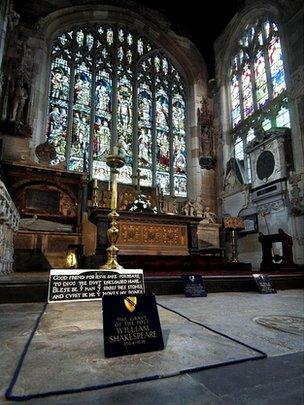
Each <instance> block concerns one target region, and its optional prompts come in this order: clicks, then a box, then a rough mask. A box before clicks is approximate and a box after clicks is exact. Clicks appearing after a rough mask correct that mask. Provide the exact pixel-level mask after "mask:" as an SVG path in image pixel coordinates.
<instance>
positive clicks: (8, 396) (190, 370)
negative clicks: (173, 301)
mask: <svg viewBox="0 0 304 405" xmlns="http://www.w3.org/2000/svg"><path fill="white" fill-rule="evenodd" d="M157 305H158V306H160V307H162V308H164V309H165V310H167V311H170V312H173V313H175V314H176V315H178V316H181V317H182V318H184V319H186V320H187V321H189V322H191V323H194V324H196V325H199V326H201V327H203V328H205V329H208V330H209V331H211V332H213V333H216V334H218V335H220V336H222V337H224V338H226V339H229V340H231V341H233V342H235V343H237V344H240V345H242V346H244V347H246V348H248V349H250V350H253V351H255V352H257V353H260V356H254V357H246V358H242V359H239V360H231V361H226V362H222V363H216V364H212V365H207V366H198V367H192V368H187V369H182V370H179V371H176V372H172V373H167V374H157V375H153V376H147V377H140V378H134V379H130V380H122V381H117V382H113V383H107V384H99V385H91V386H87V387H82V388H70V389H64V390H57V391H56V390H55V391H46V392H41V393H36V394H28V395H14V394H13V393H12V391H13V388H14V387H15V385H16V382H17V379H18V377H19V373H20V370H21V367H22V365H23V362H24V360H25V357H26V355H27V352H28V349H29V347H30V344H31V342H32V340H33V338H34V335H35V333H36V331H37V329H38V326H39V324H40V321H41V318H42V316H43V314H44V312H45V310H46V307H47V304H45V305H44V306H43V309H42V311H41V313H40V314H39V316H38V318H37V320H36V323H35V325H34V328H33V330H32V332H31V334H30V336H29V338H28V340H27V342H26V344H25V347H24V349H23V351H22V354H21V356H20V359H19V361H18V363H17V367H16V370H15V372H14V374H13V378H12V380H11V382H10V384H9V387H8V389H7V390H6V392H5V398H6V399H7V400H11V401H28V400H30V399H34V398H46V397H50V396H54V395H67V394H77V393H80V392H88V391H97V390H102V389H105V388H112V387H118V386H123V385H129V384H136V383H142V382H147V381H155V380H160V379H165V378H171V377H177V376H179V375H182V374H187V373H193V372H196V371H201V370H208V369H212V368H218V367H223V366H228V365H232V364H239V363H244V362H246V361H252V360H259V359H263V358H266V357H267V354H266V353H264V352H262V351H261V350H259V349H256V348H254V347H252V346H249V345H247V344H246V343H243V342H241V341H239V340H237V339H235V338H232V337H230V336H228V335H226V334H224V333H222V332H219V331H217V330H215V329H212V328H210V327H209V326H206V325H204V324H202V323H200V322H197V321H194V320H192V319H190V318H189V317H187V316H186V315H183V314H181V313H179V312H177V311H175V310H174V309H171V308H168V307H166V306H164V305H162V304H159V303H157Z"/></svg>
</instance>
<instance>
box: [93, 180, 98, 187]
mask: <svg viewBox="0 0 304 405" xmlns="http://www.w3.org/2000/svg"><path fill="white" fill-rule="evenodd" d="M93 187H94V188H98V183H97V179H94V183H93Z"/></svg>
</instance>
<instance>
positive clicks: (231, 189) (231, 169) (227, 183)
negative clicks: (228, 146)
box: [223, 158, 243, 196]
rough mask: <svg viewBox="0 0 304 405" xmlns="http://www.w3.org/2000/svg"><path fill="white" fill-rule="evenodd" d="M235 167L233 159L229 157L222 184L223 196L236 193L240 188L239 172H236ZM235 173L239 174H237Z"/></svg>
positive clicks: (241, 185)
mask: <svg viewBox="0 0 304 405" xmlns="http://www.w3.org/2000/svg"><path fill="white" fill-rule="evenodd" d="M237 169H238V168H237V166H236V161H235V159H234V158H231V159H230V160H229V161H228V162H227V168H226V175H225V179H224V184H223V196H224V195H229V194H234V193H237V192H238V191H240V190H241V189H242V187H243V184H242V182H241V181H240V178H241V173H240V171H239V173H237ZM237 174H239V176H238V175H237Z"/></svg>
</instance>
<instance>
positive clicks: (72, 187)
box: [1, 162, 86, 271]
mask: <svg viewBox="0 0 304 405" xmlns="http://www.w3.org/2000/svg"><path fill="white" fill-rule="evenodd" d="M1 169H2V172H3V175H4V177H5V179H6V184H7V185H8V189H9V191H10V193H11V196H12V199H13V201H14V203H15V204H16V206H17V207H18V209H19V211H20V214H21V220H20V228H19V231H18V233H17V234H16V236H15V241H14V244H15V257H14V269H15V270H16V271H35V270H36V271H37V270H38V271H44V270H49V269H50V268H54V267H55V268H56V267H57V268H62V267H63V266H64V263H65V254H66V251H67V248H68V246H69V245H71V244H81V243H83V241H82V224H81V205H82V203H81V202H82V196H83V193H84V191H85V187H86V177H84V176H83V175H82V174H80V173H72V172H66V171H61V170H58V169H57V170H56V169H53V168H46V167H39V166H24V165H21V164H19V163H8V162H7V163H1Z"/></svg>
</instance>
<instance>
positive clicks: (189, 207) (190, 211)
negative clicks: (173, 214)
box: [183, 200, 194, 217]
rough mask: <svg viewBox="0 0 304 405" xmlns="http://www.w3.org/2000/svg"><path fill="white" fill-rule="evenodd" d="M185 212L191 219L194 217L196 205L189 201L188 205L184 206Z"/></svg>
mask: <svg viewBox="0 0 304 405" xmlns="http://www.w3.org/2000/svg"><path fill="white" fill-rule="evenodd" d="M183 212H184V214H185V215H187V216H189V217H193V216H194V204H193V202H192V201H190V200H188V201H187V202H186V204H185V205H184V208H183Z"/></svg>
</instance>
